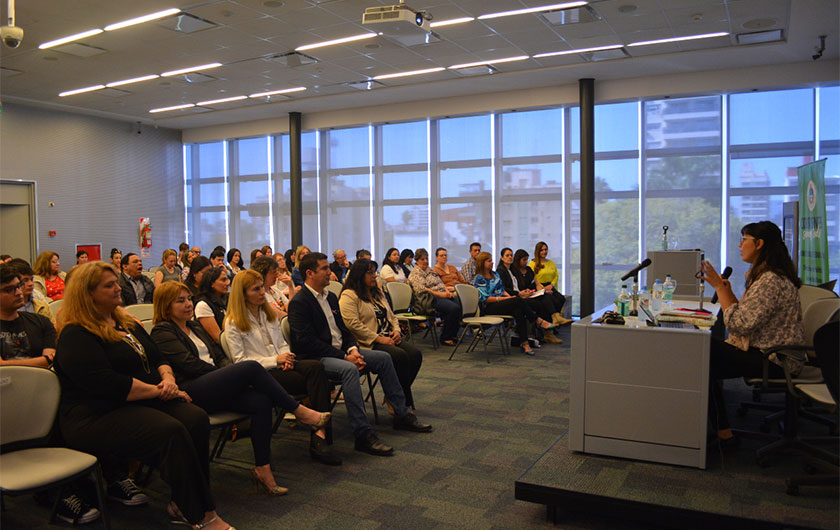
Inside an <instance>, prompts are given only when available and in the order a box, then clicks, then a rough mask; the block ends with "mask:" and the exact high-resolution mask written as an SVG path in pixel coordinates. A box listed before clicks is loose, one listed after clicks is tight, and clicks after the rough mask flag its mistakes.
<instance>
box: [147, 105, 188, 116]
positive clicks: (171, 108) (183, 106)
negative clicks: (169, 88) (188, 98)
mask: <svg viewBox="0 0 840 530" xmlns="http://www.w3.org/2000/svg"><path fill="white" fill-rule="evenodd" d="M192 107H195V103H185V104H183V105H175V106H174V107H162V108H159V109H152V110H150V111H149V113H150V114H154V113H156V112H168V111H170V110H181V109H189V108H192Z"/></svg>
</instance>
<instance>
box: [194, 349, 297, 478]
mask: <svg viewBox="0 0 840 530" xmlns="http://www.w3.org/2000/svg"><path fill="white" fill-rule="evenodd" d="M183 389H184V390H185V391H186V392H187V394H189V395H190V397H191V398H192V399H193V403H195V404H196V405H198V406H199V407H201V408H203V409H204V410H206V411H207V412H210V413H213V412H221V411H233V412H241V413H242V414H248V415H250V416H251V446H252V447H253V449H254V464H255V465H257V466H264V465H266V464H269V463H270V462H271V421H272V413H273V410H274V407H281V408H282V409H284V410H287V411H289V412H292V411H294V410H295V409H296V408H298V406H299V403H298V402H297V401H295V399H294V398H293V397H291V396H290V395H289V394H288V392H286V390H285V389H284V388H283V387H282V386H280V384H279V383H278V382H277V381H275V380H274V378H273V377H271V376H270V375H269V373H268V372H267V371H266V369H265V368H263V367H262V365H261V364H260V363H258V362H256V361H245V362H241V363H236V364H231V365H229V366H225V367H224V368H219V369H218V370H214V371H212V372H210V373H208V374H204V375H202V376H201V377H199V378H197V379H193V380H192V381H190V382H188V383H186V384H185V385H184V388H183Z"/></svg>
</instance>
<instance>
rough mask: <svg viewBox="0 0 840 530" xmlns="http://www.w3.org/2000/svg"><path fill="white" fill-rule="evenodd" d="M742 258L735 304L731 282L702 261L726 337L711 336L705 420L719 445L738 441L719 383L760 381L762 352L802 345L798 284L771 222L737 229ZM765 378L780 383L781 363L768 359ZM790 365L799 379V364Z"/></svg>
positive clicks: (788, 257)
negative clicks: (743, 273)
mask: <svg viewBox="0 0 840 530" xmlns="http://www.w3.org/2000/svg"><path fill="white" fill-rule="evenodd" d="M738 246H739V248H740V250H741V259H742V260H743V261H745V262H747V263H749V264H750V268H749V270H748V271H747V285H746V289H745V290H744V294H743V295H742V296H741V300H740V301H739V300H738V298H737V297H736V296H735V294H734V293H733V292H732V286H731V284H730V283H729V280H725V279H722V278H721V277H720V275H719V274H718V273H717V271H716V270H715V268H714V267H713V266H712V264H711V263H709V262H708V261H704V262H703V272H704V274H705V276H704V277H703V279H704V280H705V281H706V282H708V283H709V285H711V286H712V287H713V288H714V289H715V292H716V293H717V295H718V300H719V303H720V307H721V310H722V311H723V322H724V324H725V325H726V328H727V329H728V330H729V338H728V339H727V340H726V341H725V342H724V341H723V340H721V339H719V338H717V337H714V336H713V337H712V344H711V352H710V362H711V365H710V368H709V385H710V389H709V418H710V419H711V421H712V425H713V426H714V428H715V429H716V430H717V435H718V440H720V442H721V443H722V444H723V445H724V446H726V445H733V444H735V443H736V440H737V439H735V438H734V437H733V435H732V431H731V429H730V428H729V420H728V418H727V415H726V404H725V402H724V398H723V390H722V388H721V382H720V380H722V379H730V378H733V377H743V376H748V377H761V375H762V373H763V370H764V363H765V359H764V358H765V355H764V354H762V350H763V349H767V348H770V347H773V346H778V345H783V344H803V343H804V342H805V331H804V328H803V326H802V306H801V304H800V301H799V291H798V289H799V286H800V285H801V282H800V280H799V277H798V275H797V274H796V268H795V267H794V265H793V261H791V259H790V253H789V252H788V249H787V247H786V246H785V242H784V239H782V232H781V230H779V227H778V226H776V224H775V223H773V222H771V221H761V222H758V223H749V224H747V225H744V227H743V228H741V242H740V243H739V245H738ZM769 360H770V363H769V365H768V370H769V371H768V374H769V376H770V377H771V378H774V379H776V378H784V377H785V375H784V369H783V368H782V366H781V363H782V360H781V359H777V358H776V357H775V356H771V358H770V359H769ZM790 362H792V363H793V364H794V365H793V366H790V371H791V372H792V374H793V375H797V374H798V373H799V370H800V369H801V367H802V365H801V362H800V363H798V366H797V365H796V364H797V363H795V361H793V360H792V359H791V361H790Z"/></svg>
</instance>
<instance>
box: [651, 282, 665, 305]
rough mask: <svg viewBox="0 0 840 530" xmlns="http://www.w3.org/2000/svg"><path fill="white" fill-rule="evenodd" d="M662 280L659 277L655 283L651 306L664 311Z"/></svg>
mask: <svg viewBox="0 0 840 530" xmlns="http://www.w3.org/2000/svg"><path fill="white" fill-rule="evenodd" d="M662 294H663V293H662V281H661V280H659V279H658V278H657V280H656V281H655V282H654V283H653V293H651V299H650V308H651V309H652V310H653V311H655V312H657V313H658V312H660V311H662Z"/></svg>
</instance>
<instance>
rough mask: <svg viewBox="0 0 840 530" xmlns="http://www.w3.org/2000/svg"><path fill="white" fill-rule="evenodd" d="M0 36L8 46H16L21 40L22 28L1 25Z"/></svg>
mask: <svg viewBox="0 0 840 530" xmlns="http://www.w3.org/2000/svg"><path fill="white" fill-rule="evenodd" d="M0 38H2V39H3V44H5V45H6V46H8V47H9V48H17V47H18V46H20V43H21V41H23V28H19V27H17V26H3V27H2V28H0Z"/></svg>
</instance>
